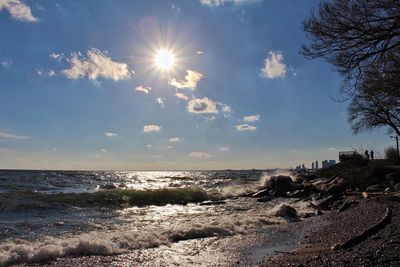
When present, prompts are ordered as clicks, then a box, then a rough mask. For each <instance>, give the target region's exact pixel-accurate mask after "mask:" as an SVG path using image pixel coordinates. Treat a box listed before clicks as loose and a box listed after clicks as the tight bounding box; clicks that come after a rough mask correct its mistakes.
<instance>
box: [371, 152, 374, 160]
mask: <svg viewBox="0 0 400 267" xmlns="http://www.w3.org/2000/svg"><path fill="white" fill-rule="evenodd" d="M370 154H371V159H374V151H373V150H371V152H370Z"/></svg>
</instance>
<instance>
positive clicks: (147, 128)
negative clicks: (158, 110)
mask: <svg viewBox="0 0 400 267" xmlns="http://www.w3.org/2000/svg"><path fill="white" fill-rule="evenodd" d="M160 130H161V127H160V126H158V125H154V124H149V125H145V126H143V132H144V133H150V132H159V131H160Z"/></svg>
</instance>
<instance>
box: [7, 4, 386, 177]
mask: <svg viewBox="0 0 400 267" xmlns="http://www.w3.org/2000/svg"><path fill="white" fill-rule="evenodd" d="M318 4H319V1H317V0H315V1H314V0H307V1H306V0H304V1H291V0H281V1H272V0H264V1H262V0H247V1H246V0H214V1H213V0H193V1H183V0H182V1H177V0H175V1H173V0H171V1H167V0H165V1H150V0H149V1H122V0H121V1H111V0H109V1H107V0H104V1H94V0H93V1H53V0H48V1H45V0H43V1H34V0H30V1H28V0H24V1H22V0H0V32H1V34H0V81H1V82H0V168H29V169H42V168H44V169H140V170H144V169H225V168H232V169H239V168H245V169H246V168H273V167H293V166H296V165H298V164H301V163H305V164H306V165H310V163H311V161H313V160H317V159H318V160H323V159H337V154H338V151H340V150H351V149H353V148H355V149H360V150H365V149H374V150H375V151H376V152H377V153H376V155H378V154H381V155H382V154H383V152H382V151H383V150H384V148H386V147H387V146H389V145H391V144H392V141H393V140H390V138H389V136H388V135H386V132H385V130H384V129H382V130H378V131H374V132H371V133H364V134H361V135H357V136H354V135H353V134H352V133H351V130H350V127H349V125H348V123H347V121H346V120H347V117H346V114H345V113H346V107H347V105H348V102H345V103H339V102H335V101H332V98H333V97H335V96H336V93H337V90H338V88H339V87H340V83H341V77H340V76H339V74H337V73H336V72H335V70H334V68H333V66H331V65H329V64H328V63H326V62H324V61H322V60H312V61H311V60H307V59H305V58H304V57H303V56H302V55H300V53H299V51H300V49H301V46H302V45H303V44H306V43H307V39H306V38H305V34H304V33H303V32H302V31H301V22H302V21H303V20H304V19H305V18H306V17H307V16H308V15H309V14H310V11H311V10H312V9H315V8H317V7H318ZM160 50H165V51H168V53H170V54H171V57H173V60H174V64H173V66H172V67H171V68H169V69H162V68H161V67H160V65H159V64H157V63H156V61H157V60H156V55H157V53H158V52H159V51H160Z"/></svg>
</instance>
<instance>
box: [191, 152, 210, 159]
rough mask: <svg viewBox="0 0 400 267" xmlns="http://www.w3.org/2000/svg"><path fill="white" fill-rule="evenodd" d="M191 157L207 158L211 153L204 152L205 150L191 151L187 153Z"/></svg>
mask: <svg viewBox="0 0 400 267" xmlns="http://www.w3.org/2000/svg"><path fill="white" fill-rule="evenodd" d="M189 155H190V156H191V157H192V158H199V159H208V158H211V155H209V154H207V153H205V152H198V151H195V152H192V153H190V154H189Z"/></svg>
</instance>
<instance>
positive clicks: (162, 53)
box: [155, 49, 175, 70]
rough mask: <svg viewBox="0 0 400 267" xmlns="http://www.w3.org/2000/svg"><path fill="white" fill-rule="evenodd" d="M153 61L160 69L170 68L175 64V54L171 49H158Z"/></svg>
mask: <svg viewBox="0 0 400 267" xmlns="http://www.w3.org/2000/svg"><path fill="white" fill-rule="evenodd" d="M155 63H156V66H157V67H158V68H160V69H161V70H171V69H172V68H173V67H174V64H175V56H174V54H173V53H172V52H171V51H168V50H165V49H161V50H158V51H157V53H156V56H155Z"/></svg>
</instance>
